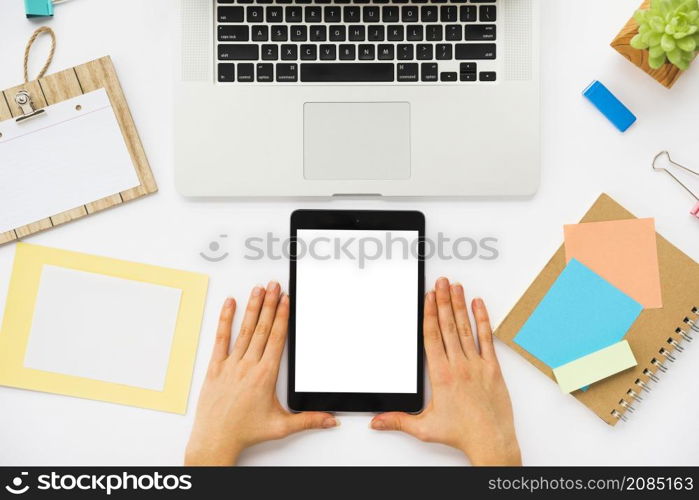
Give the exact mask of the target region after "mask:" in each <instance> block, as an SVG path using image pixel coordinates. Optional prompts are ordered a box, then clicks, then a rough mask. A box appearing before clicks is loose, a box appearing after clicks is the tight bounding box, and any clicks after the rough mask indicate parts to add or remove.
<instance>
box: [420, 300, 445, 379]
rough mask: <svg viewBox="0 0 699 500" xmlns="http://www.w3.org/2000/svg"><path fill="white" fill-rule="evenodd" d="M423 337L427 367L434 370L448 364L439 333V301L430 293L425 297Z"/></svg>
mask: <svg viewBox="0 0 699 500" xmlns="http://www.w3.org/2000/svg"><path fill="white" fill-rule="evenodd" d="M422 336H423V338H424V341H425V354H427V366H428V368H430V369H432V368H434V367H435V366H438V365H440V364H443V363H446V362H447V353H446V352H445V351H444V343H443V342H442V334H441V333H440V332H439V320H438V318H437V301H436V299H435V293H434V292H429V293H428V294H427V295H426V296H425V314H424V317H423V320H422Z"/></svg>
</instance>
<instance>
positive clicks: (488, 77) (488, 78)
mask: <svg viewBox="0 0 699 500" xmlns="http://www.w3.org/2000/svg"><path fill="white" fill-rule="evenodd" d="M478 77H479V79H480V81H482V82H494V81H495V80H496V79H497V75H496V74H495V71H481V72H480V74H479V75H478Z"/></svg>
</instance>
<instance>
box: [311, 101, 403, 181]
mask: <svg viewBox="0 0 699 500" xmlns="http://www.w3.org/2000/svg"><path fill="white" fill-rule="evenodd" d="M303 174H304V177H305V178H306V179H315V180H395V179H409V178H410V104H409V103H407V102H307V103H306V104H304V106H303Z"/></svg>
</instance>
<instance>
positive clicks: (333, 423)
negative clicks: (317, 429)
mask: <svg viewBox="0 0 699 500" xmlns="http://www.w3.org/2000/svg"><path fill="white" fill-rule="evenodd" d="M322 425H323V429H332V428H333V427H337V426H339V425H340V421H339V420H336V419H335V418H334V417H328V418H326V419H325V420H323V424H322Z"/></svg>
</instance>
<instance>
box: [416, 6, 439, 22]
mask: <svg viewBox="0 0 699 500" xmlns="http://www.w3.org/2000/svg"><path fill="white" fill-rule="evenodd" d="M420 13H421V20H422V22H423V23H434V22H437V7H435V6H434V5H426V6H425V7H422V8H421V9H420Z"/></svg>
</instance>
